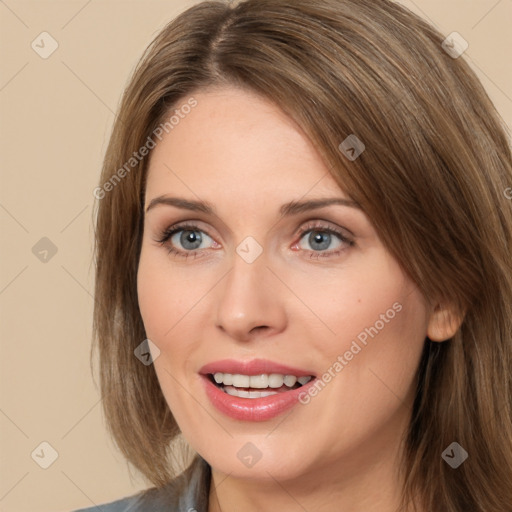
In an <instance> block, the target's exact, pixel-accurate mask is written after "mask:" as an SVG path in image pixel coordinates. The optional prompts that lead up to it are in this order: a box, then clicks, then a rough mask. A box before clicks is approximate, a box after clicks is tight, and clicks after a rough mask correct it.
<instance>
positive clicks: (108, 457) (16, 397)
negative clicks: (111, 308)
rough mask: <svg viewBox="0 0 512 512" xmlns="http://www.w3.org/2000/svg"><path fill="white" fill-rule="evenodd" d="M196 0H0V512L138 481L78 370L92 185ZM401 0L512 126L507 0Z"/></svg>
mask: <svg viewBox="0 0 512 512" xmlns="http://www.w3.org/2000/svg"><path fill="white" fill-rule="evenodd" d="M193 3H197V2H193V1H188V2H187V1H185V0H168V1H156V0H150V1H146V2H143V1H140V0H139V1H124V2H121V1H114V0H101V1H100V0H89V1H87V0H81V1H76V2H75V1H53V2H45V1H34V0H33V1H15V0H5V1H1V0H0V34H1V36H0V37H1V42H0V44H1V50H2V52H1V69H0V109H1V131H0V143H1V146H0V155H1V159H2V165H1V179H2V187H1V189H0V225H1V229H2V245H1V247H2V253H1V259H0V261H1V266H0V312H1V323H0V325H1V343H2V348H1V357H0V364H1V395H0V429H1V447H0V449H1V457H0V512H12V511H16V512H25V511H31V512H34V511H41V512H45V511H48V512H50V511H52V512H58V511H61V512H64V511H70V510H73V509H75V508H79V507H85V506H92V505H93V504H100V503H104V502H107V501H111V500H114V499H117V498H120V497H124V496H127V495H129V494H133V493H135V492H136V491H138V490H140V489H143V488H145V487H147V485H146V484H145V482H144V481H143V480H142V479H141V478H140V477H138V476H136V475H132V476H130V473H129V471H128V468H127V464H126V463H125V462H124V461H123V459H122V457H121V455H120V454H119V453H117V452H116V451H115V449H114V447H113V444H112V442H111V441H110V439H109V438H108V436H107V433H106V430H105V427H104V423H103V417H102V414H101V404H100V398H99V393H98V390H97V388H96V386H95V384H94V382H93V380H92V377H91V374H90V369H89V350H90V336H91V315H92V307H93V298H92V295H91V292H92V290H93V269H92V265H91V255H92V222H91V220H92V205H93V200H94V198H93V195H92V191H93V189H94V188H95V187H96V186H97V182H98V178H99V172H100V164H101V159H102V156H103V154H104V151H105V148H106V143H107V140H108V135H109V133H110V129H111V125H112V121H113V118H114V115H113V112H114V111H115V109H116V106H117V104H118V101H119V98H120V95H121V92H122V89H123V87H124V85H125V83H126V80H127V78H128V76H129V73H130V71H131V70H132V69H133V67H134V65H135V64H136V62H137V60H138V58H139V56H140V55H141V54H142V51H143V50H144V48H145V47H146V45H147V44H148V43H149V42H150V41H151V40H152V38H153V37H154V36H155V35H156V33H157V32H158V31H159V30H160V29H161V28H162V27H163V26H164V25H165V24H166V23H167V22H168V21H169V20H171V19H172V18H173V17H174V16H175V15H176V14H177V13H178V12H180V11H182V10H183V9H185V8H186V7H187V6H189V5H192V4H193ZM403 3H404V4H405V5H406V6H408V7H409V8H410V9H411V10H413V11H414V12H416V13H418V14H420V15H421V16H423V17H426V18H427V19H429V20H430V21H431V22H432V23H433V24H434V25H435V26H436V27H437V28H438V29H439V30H441V32H443V33H444V34H446V35H448V34H449V33H451V32H452V31H457V32H459V33H460V34H462V35H463V37H464V38H465V39H466V40H467V41H468V42H469V49H468V50H467V52H466V53H465V57H466V58H467V59H468V60H469V62H470V63H471V64H472V65H473V67H474V69H475V70H476V71H477V73H478V75H479V76H480V78H481V80H482V81H483V84H484V86H485V87H486V88H487V90H488V92H489V94H490V96H491V98H492V99H493V101H494V102H495V104H496V106H497V108H498V110H499V111H500V112H501V114H502V116H503V118H504V120H505V121H506V123H507V124H508V125H509V126H511V125H512V99H511V98H512V70H511V67H510V55H509V52H510V48H512V34H511V32H512V31H511V30H510V23H511V21H512V0H499V1H498V0H478V1H476V0H473V1H471V0H463V1H453V0H444V1H433V0H415V1H414V2H413V1H412V0H404V2H403ZM43 31H47V32H49V33H50V34H51V36H52V37H53V38H54V39H55V40H56V41H57V42H58V45H59V46H58V49H57V50H56V51H55V53H53V54H52V55H51V56H50V57H49V58H47V59H43V58H41V57H40V56H39V55H38V54H37V53H36V52H35V51H34V50H33V49H32V48H31V43H32V41H33V40H35V39H36V38H37V36H38V35H39V34H40V33H41V32H43ZM36 42H37V41H36ZM46 48H48V46H46ZM511 185H512V184H511ZM43 237H47V238H48V239H50V240H51V242H52V243H53V244H54V246H55V247H56V248H57V253H56V254H55V255H53V256H52V253H51V252H49V253H48V255H47V256H46V257H47V259H48V261H47V262H46V263H44V262H42V261H40V259H39V257H44V253H41V254H40V255H39V257H36V255H35V254H34V252H33V247H34V246H35V245H36V244H37V243H38V242H39V241H40V239H41V238H43ZM39 243H41V244H43V245H42V246H41V247H39V246H37V247H39V251H41V250H44V249H45V246H44V244H48V242H47V241H46V242H44V241H43V242H39ZM35 252H37V251H35ZM44 441H46V442H47V443H49V444H50V445H51V446H52V447H53V448H54V449H55V450H56V452H57V453H58V458H57V459H56V460H55V462H54V463H53V464H52V465H51V466H50V467H48V469H42V468H41V467H40V466H39V465H38V464H37V463H36V462H35V460H37V461H38V462H41V461H43V459H44V460H49V458H48V457H49V455H50V451H49V450H48V448H45V447H44V446H43V447H42V448H41V447H40V443H42V442H44ZM34 450H36V451H35V454H34V459H33V458H32V457H31V454H32V453H33V452H34ZM41 450H43V452H41ZM38 454H39V456H38ZM43 454H44V456H43ZM45 457H46V459H45Z"/></svg>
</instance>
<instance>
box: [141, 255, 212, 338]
mask: <svg viewBox="0 0 512 512" xmlns="http://www.w3.org/2000/svg"><path fill="white" fill-rule="evenodd" d="M156 256H158V257H156ZM203 287H204V286H203V285H202V284H201V280H200V279H198V278H197V276H193V275H190V273H185V272H180V271H179V270H178V271H176V269H172V268H171V266H170V265H169V264H168V262H167V261H166V260H165V259H164V260H163V261H162V258H161V255H151V254H150V250H148V251H147V253H146V254H145V253H144V251H143V252H142V254H141V259H140V263H139V269H138V273H137V294H138V301H139V308H140V312H141V315H142V319H143V322H144V327H145V329H146V334H147V336H148V338H150V339H151V338H152V337H153V338H154V339H155V340H160V343H165V340H170V339H171V338H172V336H173V330H174V329H175V327H176V326H177V325H178V324H179V325H180V328H183V327H184V325H185V323H184V322H182V320H183V319H184V318H185V317H186V316H187V314H190V310H191V307H192V306H193V305H194V304H195V303H197V302H198V301H199V299H200V298H201V296H202V295H204V293H202V288H203Z"/></svg>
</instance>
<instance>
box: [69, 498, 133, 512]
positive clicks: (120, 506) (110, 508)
mask: <svg viewBox="0 0 512 512" xmlns="http://www.w3.org/2000/svg"><path fill="white" fill-rule="evenodd" d="M137 501H139V498H138V497H137V496H132V497H129V498H123V499H120V500H116V501H112V502H110V503H105V504H103V505H96V506H93V507H89V508H81V509H80V510H75V511H74V512H99V511H101V512H128V511H130V512H136V511H138V510H140V509H139V508H137V507H135V505H136V504H137Z"/></svg>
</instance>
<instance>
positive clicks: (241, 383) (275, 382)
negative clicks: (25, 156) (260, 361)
mask: <svg viewBox="0 0 512 512" xmlns="http://www.w3.org/2000/svg"><path fill="white" fill-rule="evenodd" d="M213 378H214V379H215V382H216V383H217V384H224V385H226V386H234V387H236V388H261V389H264V388H268V387H271V388H280V387H281V386H282V385H283V384H285V385H286V386H288V387H289V388H291V387H293V386H294V385H295V383H296V382H299V384H302V385H304V384H306V383H307V382H309V381H310V380H311V379H312V377H295V375H281V374H280V373H271V374H270V375H269V374H262V375H241V374H239V373H236V374H232V373H220V372H218V373H215V374H214V376H213Z"/></svg>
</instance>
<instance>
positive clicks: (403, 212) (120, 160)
mask: <svg viewBox="0 0 512 512" xmlns="http://www.w3.org/2000/svg"><path fill="white" fill-rule="evenodd" d="M443 39H444V36H443V35H441V34H440V33H438V32H437V31H436V30H434V29H433V28H432V27H431V26H430V25H428V24H427V23H426V22H424V21H423V20H421V19H420V18H418V17H417V16H415V15H414V14H412V13H411V12H409V11H408V10H407V9H405V8H404V7H402V6H400V5H398V4H396V3H392V2H390V1H388V0H379V1H375V0H317V1H315V2H311V1H309V0H247V1H244V2H242V3H240V4H238V5H237V6H228V5H226V4H225V3H222V2H203V3H200V4H198V5H196V6H194V7H192V8H190V9H189V10H187V11H186V12H185V13H183V14H182V15H180V16H179V17H178V18H177V19H175V20H174V21H172V22H171V23H169V24H168V25H167V26H166V27H165V28H164V29H163V30H162V31H161V32H160V33H159V35H158V36H157V37H156V38H155V40H154V41H153V42H152V43H151V45H150V46H149V47H148V49H147V50H146V52H145V54H144V56H143V58H142V59H141V61H140V63H139V64H138V66H137V68H136V69H135V71H134V74H133V76H132V78H131V81H130V83H129V85H128V87H127V88H126V91H125V92H124V96H123V99H122V102H121V105H120V108H119V117H118V118H117V119H116V122H115V124H114V128H113V133H112V136H111V139H110V143H109V146H108V150H107V152H106V156H105V160H104V166H103V172H102V177H101V184H105V183H106V182H107V181H109V180H110V182H112V177H113V176H114V175H115V174H116V172H118V170H119V169H121V168H123V166H125V167H124V168H125V169H126V165H125V164H126V162H127V161H128V160H129V159H130V157H132V155H133V153H134V151H137V150H138V149H139V148H141V147H142V146H144V145H145V144H147V141H148V137H151V136H152V134H153V133H154V130H155V128H156V127H157V126H158V125H159V124H160V123H162V121H164V120H165V119H166V116H168V115H169V111H170V110H171V108H175V107H176V106H178V105H179V104H180V102H184V103H185V102H186V101H187V99H189V98H190V97H191V95H193V93H194V91H198V90H199V89H204V88H206V87H210V86H213V85H223V84H230V85H235V86H239V87H246V88H249V89H251V90H253V91H256V92H258V93H260V94H262V95H263V96H265V97H267V98H270V99H271V100H272V101H274V102H275V103H277V104H278V105H279V106H280V107H281V108H282V109H283V110H284V111H285V112H286V113H287V114H288V115H289V116H290V117H291V118H293V119H294V120H295V121H296V122H297V123H298V125H299V126H300V127H301V128H302V129H303V130H304V132H305V133H306V134H307V135H308V137H309V138H310V139H311V140H312V141H313V143H314V144H315V146H316V148H317V149H318V151H319V152H320V153H321V155H322V156H323V158H324V159H325V162H326V163H327V164H328V165H329V168H330V172H331V173H332V175H333V177H334V178H335V179H336V180H337V182H338V183H339V185H340V187H342V188H343V190H344V191H345V192H346V194H348V195H349V196H350V197H351V198H352V199H354V200H356V201H357V202H358V203H359V204H360V205H361V206H362V207H363V210H364V211H365V212H366V214H367V215H368V216H369V218H370V219H371V221H372V223H373V224H374V226H375V228H376V230H377V232H378V233H379V236H380V238H381V240H382V242H383V244H384V245H385V246H386V248H387V249H388V250H389V251H390V253H391V254H392V255H393V256H394V257H395V258H396V259H397V261H398V262H399V263H400V265H401V266H402V268H403V269H404V271H405V272H406V273H407V274H408V275H409V276H410V278H411V279H412V280H413V281H414V282H415V283H416V284H417V286H418V287H419V288H420V290H421V291H422V293H423V294H424V296H425V297H426V298H427V300H428V301H429V303H430V304H432V305H434V304H437V303H439V302H441V303H451V304H454V305H455V306H456V308H457V310H458V311H460V312H461V314H462V313H465V315H464V320H463V323H462V325H461V327H460V329H459V330H458V331H457V333H456V334H455V336H454V337H453V338H451V339H450V340H448V341H446V342H444V343H433V342H431V341H430V340H429V339H428V338H427V339H426V340H425V347H424V353H423V357H422V360H421V363H420V367H419V368H418V386H417V394H416V399H415V402H414V407H413V410H412V419H411V423H410V428H409V430H408V432H407V433H406V436H407V438H406V449H405V451H404V455H403V465H402V466H403V467H402V469H403V478H404V482H405V485H404V493H403V506H404V507H408V506H410V503H412V502H413V499H412V498H413V496H417V497H418V499H419V503H420V504H421V506H422V507H425V510H436V511H440V512H442V511H448V512H456V511H461V510H468V511H469V510H471V511H491V510H492V511H493V512H510V511H511V510H512V486H511V485H510V483H511V482H512V377H511V369H512V265H511V257H510V254H511V245H512V244H511V241H512V201H510V200H507V198H506V193H505V191H506V190H507V189H508V187H510V186H512V156H511V152H510V147H509V145H508V141H507V135H506V128H505V124H504V123H503V122H502V120H501V119H500V117H499V115H498V114H497V112H496V110H495V107H494V106H493V104H492V102H491V101H490V100H489V98H488V96H487V94H486V92H485V91H484V89H483V87H482V85H481V84H480V82H479V81H478V79H477V78H476V76H475V74H474V73H473V71H472V70H471V69H470V67H469V66H468V64H467V63H466V62H465V61H464V58H463V57H459V58H452V57H451V56H450V55H448V54H447V53H446V52H445V51H444V50H443V48H442V45H441V44H442V42H443ZM351 134H355V135H356V136H357V137H358V138H359V139H360V140H361V141H363V142H364V144H365V146H366V150H365V151H364V153H363V154H362V155H361V156H360V157H359V158H357V159H356V160H355V161H349V160H348V159H347V158H346V157H345V155H344V154H343V153H342V152H341V151H340V149H339V145H340V143H341V142H342V141H344V140H345V139H346V138H347V137H348V136H349V135H351ZM132 163H134V162H132ZM147 168H148V158H145V159H141V160H140V161H138V162H136V165H133V169H130V170H129V172H125V173H122V174H123V178H122V181H120V182H119V183H115V186H110V187H109V190H108V192H105V191H107V188H106V187H103V189H102V194H101V200H100V201H98V203H97V219H96V252H95V263H96V290H95V298H96V304H95V310H94V335H95V341H96V342H97V346H98V348H99V355H100V385H101V393H102V397H103V406H104V411H105V414H106V418H107V423H108V427H109V429H110V432H111V433H112V435H113V437H114V439H115V441H116V443H117V445H118V447H119V448H120V450H121V451H122V453H123V454H124V455H125V456H126V458H127V459H128V461H129V462H130V463H132V464H133V465H134V466H135V468H137V469H138V470H139V471H140V472H142V474H144V475H145V477H147V478H148V479H149V480H150V481H151V482H152V483H153V484H154V485H155V486H157V487H159V486H163V485H164V484H165V483H167V482H169V481H170V479H171V478H172V477H174V476H175V473H174V472H173V470H172V468H171V466H172V464H170V458H169V456H170V449H169V444H170V442H171V440H173V439H174V438H175V436H176V435H177V434H178V432H179V430H178V427H177V425H176V422H175V421H174V419H173V417H172V414H171V413H170V411H169V408H168V406H167V404H166V401H165V399H164V397H163V394H162V392H161V390H160V387H159V384H158V380H157V377H156V374H155V371H154V368H153V367H152V366H145V365H143V364H141V363H140V361H139V360H138V359H137V358H136V357H134V349H135V348H136V347H137V346H138V345H139V344H140V343H141V342H142V340H144V339H145V338H146V335H145V332H144V327H143V324H142V319H141V315H140V311H139V309H138V301H137V290H136V276H137V267H138V260H139V254H140V248H141V240H142V233H143V215H144V213H143V212H144V209H143V208H144V192H145V177H146V172H147ZM118 176H119V172H118ZM97 197H99V196H97ZM452 442H457V443H459V444H460V445H461V446H462V447H463V448H464V449H465V450H466V451H467V452H468V454H469V458H468V459H467V460H466V461H465V462H464V463H463V464H462V465H461V466H460V467H458V468H457V469H452V468H451V467H450V466H449V465H448V464H447V463H446V462H445V461H444V460H443V459H442V457H441V455H442V453H443V451H444V450H445V449H446V448H447V447H448V446H449V445H450V444H451V443H452ZM405 509H406V510H407V508H405Z"/></svg>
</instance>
